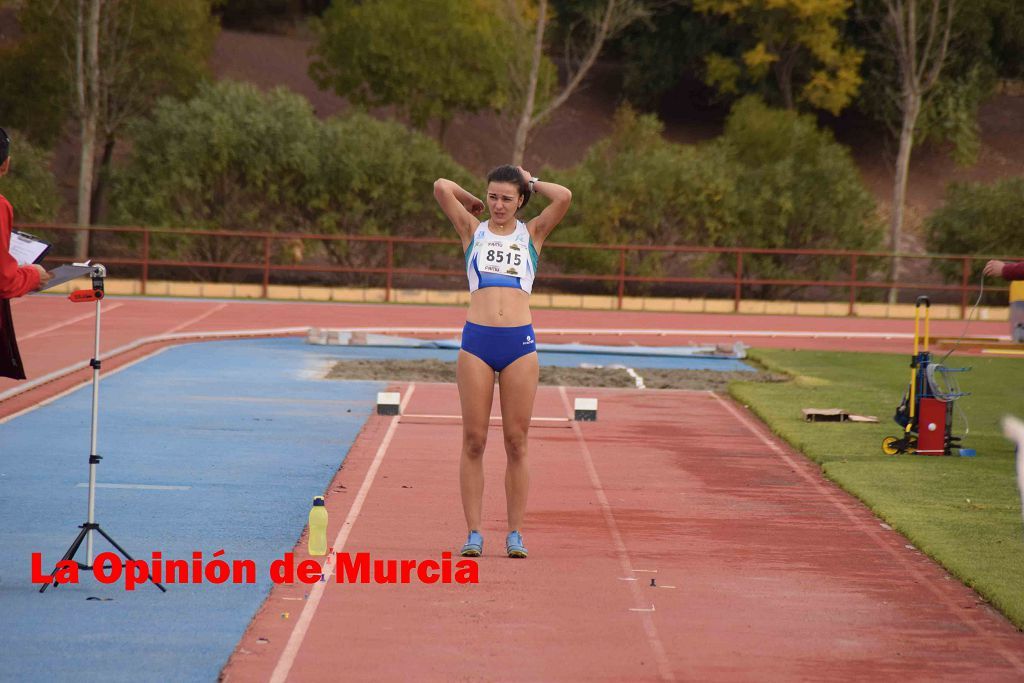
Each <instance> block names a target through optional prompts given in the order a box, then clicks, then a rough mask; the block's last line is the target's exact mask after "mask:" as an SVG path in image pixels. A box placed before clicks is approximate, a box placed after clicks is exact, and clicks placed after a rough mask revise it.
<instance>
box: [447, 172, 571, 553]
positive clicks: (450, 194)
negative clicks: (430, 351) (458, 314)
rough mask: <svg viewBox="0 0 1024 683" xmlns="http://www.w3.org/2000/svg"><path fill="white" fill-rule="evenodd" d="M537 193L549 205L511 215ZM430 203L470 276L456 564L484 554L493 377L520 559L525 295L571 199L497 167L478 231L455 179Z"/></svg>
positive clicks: (476, 211)
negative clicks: (446, 224)
mask: <svg viewBox="0 0 1024 683" xmlns="http://www.w3.org/2000/svg"><path fill="white" fill-rule="evenodd" d="M533 193H536V194H539V195H540V196H542V197H544V198H546V199H548V200H550V202H551V203H550V204H549V205H548V206H547V207H546V208H545V209H544V210H543V211H542V212H541V213H540V215H538V216H537V217H536V218H534V219H532V220H531V221H530V222H529V223H523V222H522V221H520V220H518V219H517V218H516V213H517V212H518V211H519V210H520V209H521V208H523V206H525V205H526V202H527V201H529V199H530V195H531V194H533ZM434 197H435V198H436V199H437V202H438V204H440V205H441V209H442V210H443V211H444V213H445V215H446V216H448V219H449V220H450V221H451V222H452V225H453V226H454V227H455V230H456V232H458V233H459V237H461V238H462V247H463V251H464V253H465V257H466V275H467V276H468V277H469V291H470V299H469V311H468V313H467V315H466V325H465V327H464V328H463V330H462V349H461V350H460V351H459V359H458V363H457V366H456V381H457V382H458V386H459V400H460V402H461V404H462V456H461V459H460V461H459V487H460V489H461V492H462V508H463V511H464V512H465V514H466V525H467V527H468V529H469V537H468V538H467V539H466V543H465V545H463V547H462V555H463V556H464V557H478V556H479V555H481V554H482V553H483V544H484V539H483V536H482V535H481V533H480V526H481V524H480V517H481V509H482V507H483V495H484V469H483V454H484V446H486V444H487V429H488V426H489V424H490V414H491V401H492V399H493V397H494V377H495V374H497V376H498V394H499V401H500V404H501V418H502V431H503V432H504V437H505V454H506V456H507V464H506V468H505V496H506V501H507V502H506V504H507V507H508V528H509V531H508V536H507V537H506V540H505V552H506V553H507V554H508V556H509V557H520V558H521V557H526V555H527V552H526V547H525V546H524V545H523V537H522V534H521V530H522V527H523V515H524V513H525V511H526V497H527V492H528V490H529V487H530V475H529V471H528V468H527V441H526V437H527V432H528V430H529V428H530V416H531V414H532V412H533V399H534V396H535V395H536V393H537V379H538V375H539V372H540V367H539V364H538V362H537V337H536V335H535V334H534V332H533V325H532V322H533V319H532V317H531V315H530V292H531V291H532V289H533V281H534V278H535V277H536V276H537V261H538V257H539V255H540V251H541V248H542V247H543V246H544V240H546V239H547V237H548V235H550V234H551V231H552V230H553V229H554V228H555V226H556V225H558V223H559V222H560V221H561V220H562V218H563V217H564V216H565V213H566V211H568V210H569V203H570V202H571V201H572V193H571V192H570V191H569V190H568V189H567V188H565V187H562V186H561V185H557V184H555V183H548V182H544V181H542V180H541V179H540V178H534V177H533V176H532V175H531V174H530V173H528V172H527V171H525V170H523V168H522V167H521V166H520V167H515V166H499V167H498V168H496V169H494V170H493V171H491V172H490V173H489V174H487V205H486V208H487V211H488V213H489V217H488V219H487V220H485V221H483V222H481V221H480V220H479V219H478V218H477V216H479V215H481V214H482V213H483V211H484V203H483V202H481V201H480V200H479V199H477V198H476V197H474V196H473V195H472V194H470V193H469V192H467V191H466V190H464V189H463V188H461V187H460V186H459V185H458V184H456V183H454V182H452V181H451V180H446V179H444V178H440V179H438V180H437V181H436V182H435V183H434Z"/></svg>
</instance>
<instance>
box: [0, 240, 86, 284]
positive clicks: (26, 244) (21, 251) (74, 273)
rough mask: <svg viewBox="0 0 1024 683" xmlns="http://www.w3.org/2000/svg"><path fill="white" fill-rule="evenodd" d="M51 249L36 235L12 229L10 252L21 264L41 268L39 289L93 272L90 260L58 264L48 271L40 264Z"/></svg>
mask: <svg viewBox="0 0 1024 683" xmlns="http://www.w3.org/2000/svg"><path fill="white" fill-rule="evenodd" d="M49 250H50V245H49V244H48V243H46V242H44V241H43V240H41V239H39V238H38V237H36V236H35V235H30V234H28V233H27V232H22V231H20V230H12V231H11V248H10V250H9V251H10V254H11V256H13V257H14V260H15V261H17V262H18V265H19V266H27V265H34V266H36V268H38V269H39V271H40V272H39V290H38V291H40V292H42V291H44V290H47V289H50V288H51V287H56V286H57V285H62V284H64V283H65V282H68V281H69V280H74V279H75V278H79V277H82V276H85V275H88V274H89V273H91V272H92V270H93V266H91V265H89V262H88V261H86V262H85V263H73V264H71V265H67V266H58V267H57V268H55V269H54V270H52V271H50V272H47V271H46V270H45V269H44V268H43V267H42V266H40V265H38V264H39V262H40V261H42V260H43V258H44V257H45V256H46V252H48V251H49Z"/></svg>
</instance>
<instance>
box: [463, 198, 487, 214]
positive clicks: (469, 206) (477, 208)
mask: <svg viewBox="0 0 1024 683" xmlns="http://www.w3.org/2000/svg"><path fill="white" fill-rule="evenodd" d="M466 211H469V212H470V213H471V214H473V215H474V216H479V215H481V214H483V212H484V203H483V202H482V201H480V200H479V199H477V198H476V197H471V198H470V201H468V202H466Z"/></svg>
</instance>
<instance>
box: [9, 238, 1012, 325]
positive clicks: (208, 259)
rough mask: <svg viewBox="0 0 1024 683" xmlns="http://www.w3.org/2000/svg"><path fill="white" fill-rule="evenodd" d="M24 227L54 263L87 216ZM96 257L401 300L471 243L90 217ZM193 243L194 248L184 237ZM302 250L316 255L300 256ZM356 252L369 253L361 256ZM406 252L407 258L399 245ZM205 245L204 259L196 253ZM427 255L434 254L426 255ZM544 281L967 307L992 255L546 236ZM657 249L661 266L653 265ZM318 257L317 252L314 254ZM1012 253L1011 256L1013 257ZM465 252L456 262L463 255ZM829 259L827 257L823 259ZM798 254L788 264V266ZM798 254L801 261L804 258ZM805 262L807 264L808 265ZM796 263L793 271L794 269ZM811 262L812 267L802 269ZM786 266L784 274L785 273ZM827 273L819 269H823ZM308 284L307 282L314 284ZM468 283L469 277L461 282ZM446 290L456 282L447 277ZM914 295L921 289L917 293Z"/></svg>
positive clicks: (555, 285)
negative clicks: (589, 262)
mask: <svg viewBox="0 0 1024 683" xmlns="http://www.w3.org/2000/svg"><path fill="white" fill-rule="evenodd" d="M18 227H19V228H21V229H24V230H27V231H31V232H33V233H35V234H40V235H42V236H43V237H44V238H47V239H50V240H51V241H53V242H54V243H55V247H54V249H53V250H52V253H51V254H50V255H49V256H48V258H47V261H48V262H52V263H57V262H62V261H70V260H73V258H74V257H73V253H74V239H75V235H76V234H77V233H79V232H81V231H82V230H83V228H81V227H79V226H77V225H62V224H22V225H19V226H18ZM85 230H88V232H89V238H90V242H89V243H90V251H89V253H90V256H91V258H92V259H93V260H95V261H99V262H102V263H104V264H105V265H106V266H107V267H108V269H109V270H110V271H111V275H113V276H117V270H116V267H118V266H120V267H122V270H124V271H125V272H131V277H133V278H135V279H138V280H139V281H140V282H141V291H142V293H143V294H145V292H146V284H147V282H149V281H151V280H154V279H158V278H155V277H154V273H156V272H160V273H164V274H166V273H176V274H175V275H174V276H173V277H170V278H166V277H165V279H192V280H195V279H200V280H203V279H210V278H221V277H223V276H224V275H225V274H227V273H235V274H239V276H240V277H242V278H243V279H246V280H248V281H255V282H258V283H259V284H260V285H261V287H262V292H263V296H264V297H266V296H267V292H268V288H269V287H270V286H271V285H272V284H276V283H278V282H281V281H283V280H284V279H288V280H289V281H291V282H295V281H296V280H297V279H298V280H301V279H302V278H304V277H305V278H307V280H311V279H314V276H318V277H319V278H320V280H321V281H323V279H324V278H325V277H334V278H338V277H352V276H360V277H363V278H372V279H374V280H375V281H377V282H378V283H379V285H380V286H381V287H383V289H384V290H385V300H386V301H391V300H392V292H393V290H394V289H395V288H396V280H399V279H404V280H410V279H414V280H415V281H416V282H418V283H420V287H423V283H431V282H434V283H437V284H440V285H444V284H445V283H447V284H448V285H450V286H455V282H456V280H454V279H455V278H461V277H463V274H464V271H463V270H462V269H461V268H460V269H452V268H451V267H448V266H447V265H439V266H438V265H434V263H432V261H433V262H436V263H442V264H449V263H452V262H453V261H454V259H453V258H452V256H453V255H454V254H455V253H458V251H461V247H460V244H459V241H458V240H456V239H442V238H427V237H399V236H385V235H325V234H316V233H285V232H258V231H233V230H231V231H229V230H196V229H181V228H142V227H107V226H91V227H89V228H86V229H85ZM183 245H184V246H183ZM296 250H298V251H299V252H302V253H304V254H313V256H314V258H312V259H304V258H289V254H292V253H294V252H295V251H296ZM567 250H573V251H574V252H575V256H576V257H577V259H576V261H578V260H579V258H583V259H586V258H587V257H588V256H590V257H599V258H600V259H601V263H602V264H604V266H605V268H604V272H593V270H591V271H590V272H578V269H579V266H578V264H577V272H573V264H574V263H575V261H573V260H572V259H570V258H568V256H570V253H569V252H568V251H567ZM353 251H357V252H358V253H356V254H353ZM399 253H401V258H398V256H397V255H398V254H399ZM196 254H201V255H202V256H203V257H202V258H196ZM424 254H426V257H422V256H423V255H424ZM544 254H545V259H546V261H548V262H550V261H554V262H555V263H556V265H558V266H560V268H559V267H555V268H546V269H545V272H544V275H543V278H542V279H543V283H544V286H545V287H548V288H550V289H552V290H558V289H568V290H571V289H572V288H573V287H580V286H589V287H599V288H601V289H602V291H603V292H604V293H606V294H611V295H613V296H615V297H616V298H617V302H618V308H620V309H621V308H622V302H623V299H624V298H625V297H626V296H628V295H631V293H632V291H633V290H644V291H646V292H650V291H656V292H666V291H684V292H685V291H689V292H693V291H707V290H714V292H715V293H716V294H717V295H718V296H720V297H723V298H725V297H727V298H731V299H732V300H733V302H734V308H735V310H739V308H740V302H741V301H743V300H744V299H745V298H746V299H750V298H759V297H760V298H764V296H763V295H764V293H765V292H774V293H775V295H776V296H775V298H779V296H778V292H780V291H781V292H785V294H784V295H783V298H800V296H799V295H800V293H801V292H803V295H804V298H806V294H807V292H811V291H818V292H824V293H825V294H826V298H828V299H830V300H838V301H845V302H847V303H848V306H849V314H850V315H853V313H854V310H855V306H856V304H857V303H858V302H860V301H863V300H874V301H880V300H881V297H883V296H884V295H885V294H887V293H888V292H889V290H893V289H895V290H898V291H904V292H906V293H908V294H911V293H912V292H914V291H918V292H920V291H921V290H924V291H927V292H929V293H932V294H933V296H934V295H935V293H938V294H939V297H941V296H943V295H944V296H945V298H946V301H947V303H953V304H956V305H959V307H960V315H961V317H966V313H967V309H968V307H969V305H970V303H971V300H972V298H973V296H974V295H976V293H977V291H978V283H977V282H974V281H973V280H974V278H973V277H972V274H973V273H976V271H977V268H978V267H979V265H980V264H982V263H984V262H985V261H986V260H987V259H989V258H993V257H991V256H985V255H965V254H893V253H889V252H869V251H844V250H829V249H757V248H747V247H698V246H656V245H638V244H570V243H559V242H547V243H545V245H544ZM652 258H653V259H654V260H656V261H658V264H659V265H658V267H657V268H656V270H657V271H658V272H656V273H654V274H650V273H649V271H650V270H651V267H650V263H651V261H652ZM894 258H899V259H900V260H901V263H902V264H903V265H902V266H901V268H900V272H901V273H903V275H902V276H901V278H900V279H899V280H898V281H894V280H893V279H892V278H891V277H889V275H888V273H889V272H890V268H889V265H890V264H891V263H892V261H893V259H894ZM310 260H312V261H314V262H312V263H311V262H309V261H310ZM1011 260H1012V259H1011ZM455 262H457V261H455ZM812 262H816V263H817V265H818V266H819V268H818V270H819V271H827V272H828V273H829V276H827V277H824V278H822V277H820V276H808V275H807V272H808V271H814V270H815V268H814V267H813V265H810V266H809V265H808V264H812ZM826 262H827V263H828V264H829V265H828V267H827V268H824V267H822V266H823V264H824V263H826ZM787 264H789V265H787ZM793 264H797V265H793ZM799 264H803V265H802V267H801V266H800V265H799ZM787 270H788V271H790V273H789V274H787ZM801 270H802V271H803V272H801ZM183 271H184V272H185V273H186V275H187V277H185V278H183V277H182V276H181V272H183ZM780 272H781V273H782V275H779V273H780ZM819 275H820V274H819ZM307 283H308V282H307ZM458 286H459V287H461V286H462V285H461V283H459V284H458ZM441 288H445V287H444V286H442V287H441ZM985 289H986V291H988V292H990V293H993V294H995V295H996V296H998V297H1002V296H1003V294H1002V293H1005V292H1007V291H1008V288H1007V287H1006V286H1003V285H1002V283H999V284H998V285H997V284H995V283H991V284H990V286H986V288H985ZM911 300H912V299H911Z"/></svg>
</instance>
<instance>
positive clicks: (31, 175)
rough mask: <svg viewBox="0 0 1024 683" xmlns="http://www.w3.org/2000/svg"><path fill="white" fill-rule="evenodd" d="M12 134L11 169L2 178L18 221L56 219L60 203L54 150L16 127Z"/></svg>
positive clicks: (2, 189) (2, 190)
mask: <svg viewBox="0 0 1024 683" xmlns="http://www.w3.org/2000/svg"><path fill="white" fill-rule="evenodd" d="M7 132H8V134H10V136H11V170H10V173H8V175H6V176H5V177H4V178H3V179H0V194H3V195H4V196H5V197H7V201H9V202H10V203H11V205H12V206H14V220H15V221H17V222H18V223H32V222H38V223H45V222H48V221H52V220H53V219H54V218H55V217H56V215H57V209H58V208H59V207H60V196H59V195H58V194H57V181H56V180H55V179H54V177H53V173H51V172H50V159H51V156H52V155H51V154H50V153H49V152H46V151H44V150H42V149H40V148H38V147H36V146H35V145H33V144H31V143H29V142H28V141H27V140H25V138H24V137H22V136H21V135H19V134H18V132H17V131H15V130H8V131H7Z"/></svg>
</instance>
